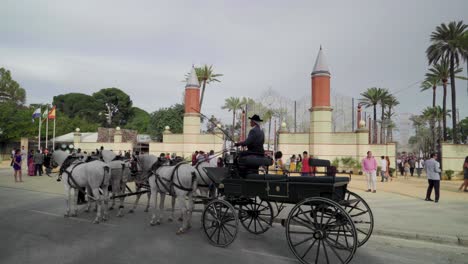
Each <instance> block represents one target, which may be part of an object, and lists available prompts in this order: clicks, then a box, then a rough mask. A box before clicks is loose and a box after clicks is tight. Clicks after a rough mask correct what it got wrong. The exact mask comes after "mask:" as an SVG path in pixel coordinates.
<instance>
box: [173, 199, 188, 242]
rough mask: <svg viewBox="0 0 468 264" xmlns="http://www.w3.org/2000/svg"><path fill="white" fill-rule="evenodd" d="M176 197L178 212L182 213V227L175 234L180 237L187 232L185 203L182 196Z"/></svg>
mask: <svg viewBox="0 0 468 264" xmlns="http://www.w3.org/2000/svg"><path fill="white" fill-rule="evenodd" d="M176 193H177V192H176ZM176 195H177V203H178V207H180V210H181V211H182V218H183V220H182V225H181V226H180V227H179V230H177V232H176V234H177V235H180V234H183V233H185V232H186V231H187V205H186V202H185V196H184V195H178V194H176Z"/></svg>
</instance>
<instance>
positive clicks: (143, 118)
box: [125, 107, 151, 134]
mask: <svg viewBox="0 0 468 264" xmlns="http://www.w3.org/2000/svg"><path fill="white" fill-rule="evenodd" d="M150 120H151V115H150V114H149V113H148V112H146V111H145V110H143V109H141V108H138V107H132V109H131V118H130V120H129V121H128V122H127V125H125V128H128V129H134V130H137V131H138V133H140V134H146V133H148V127H149V124H150Z"/></svg>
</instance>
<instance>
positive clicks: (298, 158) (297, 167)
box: [296, 154, 302, 172]
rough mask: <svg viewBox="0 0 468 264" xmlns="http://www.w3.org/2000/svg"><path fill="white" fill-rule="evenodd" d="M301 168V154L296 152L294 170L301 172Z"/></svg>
mask: <svg viewBox="0 0 468 264" xmlns="http://www.w3.org/2000/svg"><path fill="white" fill-rule="evenodd" d="M301 169H302V156H301V154H297V160H296V171H297V172H301Z"/></svg>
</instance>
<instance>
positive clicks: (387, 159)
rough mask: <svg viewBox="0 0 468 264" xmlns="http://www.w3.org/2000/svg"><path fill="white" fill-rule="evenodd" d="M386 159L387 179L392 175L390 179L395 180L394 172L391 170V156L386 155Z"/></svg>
mask: <svg viewBox="0 0 468 264" xmlns="http://www.w3.org/2000/svg"><path fill="white" fill-rule="evenodd" d="M385 160H386V161H387V181H388V178H389V177H390V181H393V173H391V172H390V158H389V157H388V156H385Z"/></svg>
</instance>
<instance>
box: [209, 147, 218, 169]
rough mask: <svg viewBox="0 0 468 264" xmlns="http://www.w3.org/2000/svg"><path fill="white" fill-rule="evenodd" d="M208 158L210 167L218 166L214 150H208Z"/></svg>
mask: <svg viewBox="0 0 468 264" xmlns="http://www.w3.org/2000/svg"><path fill="white" fill-rule="evenodd" d="M208 160H209V161H210V166H211V167H217V166H218V159H217V158H216V156H215V154H214V150H210V156H208Z"/></svg>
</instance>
